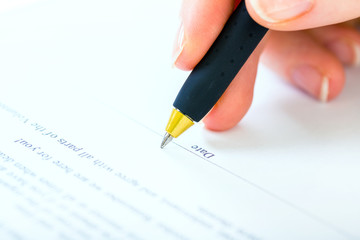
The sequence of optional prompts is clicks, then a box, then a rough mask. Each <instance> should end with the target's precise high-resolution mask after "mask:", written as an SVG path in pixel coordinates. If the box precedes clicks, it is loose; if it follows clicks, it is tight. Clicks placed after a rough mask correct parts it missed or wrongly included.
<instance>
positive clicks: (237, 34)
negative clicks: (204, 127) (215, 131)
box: [173, 0, 267, 122]
mask: <svg viewBox="0 0 360 240" xmlns="http://www.w3.org/2000/svg"><path fill="white" fill-rule="evenodd" d="M244 2H245V1H244V0H243V1H241V3H240V4H239V6H238V7H237V8H236V9H235V11H234V12H233V14H232V15H231V16H230V18H229V20H228V21H227V23H226V24H225V26H224V28H223V30H222V31H221V33H220V35H219V36H218V38H217V39H216V40H215V42H214V44H213V45H212V46H211V47H210V49H209V51H208V52H207V53H206V55H205V56H204V57H203V59H202V60H201V61H200V62H199V64H198V65H197V66H196V67H195V68H194V70H193V71H192V72H191V73H190V75H189V77H188V78H187V80H186V81H185V83H184V85H183V86H182V88H181V90H180V92H179V94H178V95H177V97H176V99H175V102H174V104H173V105H174V107H175V108H177V109H178V110H180V111H181V112H182V113H183V114H185V115H187V116H189V117H190V118H191V119H192V120H193V121H195V122H198V121H200V120H201V119H202V118H203V117H204V116H205V115H206V114H207V113H208V112H209V111H210V110H211V108H212V107H213V106H214V105H215V104H216V102H217V101H218V100H219V98H220V97H221V95H222V94H223V93H224V92H225V90H226V88H227V87H228V86H229V84H230V83H231V81H232V80H233V79H234V77H235V76H236V74H237V73H238V72H239V70H240V68H241V67H242V66H243V65H244V63H245V62H246V60H247V59H248V57H249V56H250V55H251V53H252V52H253V51H254V49H255V48H256V46H257V45H258V43H259V42H260V41H261V39H262V38H263V36H264V35H265V33H266V32H267V29H266V28H264V27H262V26H260V25H259V24H257V23H256V22H255V21H254V20H253V19H252V18H251V17H250V15H249V13H248V12H247V10H246V6H245V3H244Z"/></svg>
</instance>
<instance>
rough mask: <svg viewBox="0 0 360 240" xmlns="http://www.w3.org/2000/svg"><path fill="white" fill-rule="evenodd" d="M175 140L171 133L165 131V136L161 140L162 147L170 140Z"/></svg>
mask: <svg viewBox="0 0 360 240" xmlns="http://www.w3.org/2000/svg"><path fill="white" fill-rule="evenodd" d="M171 140H173V137H172V136H171V135H170V134H169V133H165V136H164V138H163V140H162V142H161V145H160V148H161V149H163V148H164V147H165V146H166V145H168V143H169V142H171Z"/></svg>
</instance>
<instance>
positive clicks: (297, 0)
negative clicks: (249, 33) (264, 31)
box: [249, 0, 314, 23]
mask: <svg viewBox="0 0 360 240" xmlns="http://www.w3.org/2000/svg"><path fill="white" fill-rule="evenodd" d="M249 2H250V4H251V5H252V7H253V9H254V10H255V12H256V13H257V14H258V15H259V16H260V17H261V18H263V19H264V20H266V21H268V22H271V23H277V22H283V21H287V20H291V19H294V18H296V17H299V16H301V15H303V14H305V13H307V12H309V11H310V10H311V9H312V7H313V5H314V0H250V1H249Z"/></svg>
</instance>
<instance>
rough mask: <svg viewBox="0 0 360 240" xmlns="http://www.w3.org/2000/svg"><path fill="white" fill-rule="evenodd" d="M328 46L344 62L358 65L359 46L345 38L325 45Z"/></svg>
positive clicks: (359, 63) (359, 60) (359, 58)
mask: <svg viewBox="0 0 360 240" xmlns="http://www.w3.org/2000/svg"><path fill="white" fill-rule="evenodd" d="M327 46H328V48H329V49H330V50H331V51H332V52H333V53H334V54H335V55H336V56H337V57H338V58H339V60H340V61H341V62H343V63H345V64H349V65H354V66H359V65H360V46H359V45H358V44H356V43H350V42H348V41H346V40H337V41H334V42H331V43H330V44H328V45H327Z"/></svg>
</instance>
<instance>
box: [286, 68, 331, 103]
mask: <svg viewBox="0 0 360 240" xmlns="http://www.w3.org/2000/svg"><path fill="white" fill-rule="evenodd" d="M290 78H291V81H292V82H293V83H294V84H295V85H296V86H298V87H299V88H300V89H302V90H304V91H305V92H307V93H309V94H310V95H311V96H314V97H315V98H317V99H319V100H320V101H322V102H326V101H327V100H328V97H329V78H328V77H327V76H325V75H323V74H321V72H320V71H319V70H318V69H317V68H315V67H312V66H309V65H302V66H297V67H295V68H294V69H292V71H291V72H290Z"/></svg>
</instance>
